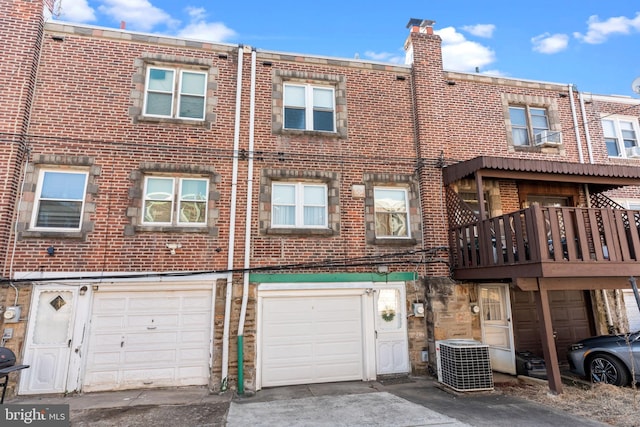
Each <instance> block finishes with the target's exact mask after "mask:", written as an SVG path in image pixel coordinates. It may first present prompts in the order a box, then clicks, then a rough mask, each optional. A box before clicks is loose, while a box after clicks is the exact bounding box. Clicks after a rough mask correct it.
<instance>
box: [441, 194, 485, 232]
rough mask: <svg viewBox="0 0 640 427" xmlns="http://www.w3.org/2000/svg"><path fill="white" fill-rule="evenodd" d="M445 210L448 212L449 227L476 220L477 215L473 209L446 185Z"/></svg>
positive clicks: (471, 222)
mask: <svg viewBox="0 0 640 427" xmlns="http://www.w3.org/2000/svg"><path fill="white" fill-rule="evenodd" d="M447 211H448V213H449V228H455V227H459V226H461V225H466V224H473V223H476V222H478V216H477V215H476V214H475V212H474V211H473V209H471V207H470V206H469V205H468V204H467V203H465V201H464V200H462V198H461V197H460V196H459V195H458V193H456V192H455V190H454V189H453V188H451V186H447Z"/></svg>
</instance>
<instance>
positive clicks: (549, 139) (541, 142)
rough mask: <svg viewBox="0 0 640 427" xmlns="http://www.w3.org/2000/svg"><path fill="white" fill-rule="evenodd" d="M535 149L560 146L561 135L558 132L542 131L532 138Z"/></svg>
mask: <svg viewBox="0 0 640 427" xmlns="http://www.w3.org/2000/svg"><path fill="white" fill-rule="evenodd" d="M534 142H535V144H536V146H537V147H540V146H555V145H560V144H562V133H561V132H560V131H553V130H543V131H542V132H540V133H538V134H536V135H535V136H534Z"/></svg>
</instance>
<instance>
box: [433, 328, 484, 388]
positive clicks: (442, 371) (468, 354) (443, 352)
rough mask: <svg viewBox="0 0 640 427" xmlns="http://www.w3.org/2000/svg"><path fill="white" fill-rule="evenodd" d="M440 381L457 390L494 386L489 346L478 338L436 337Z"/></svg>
mask: <svg viewBox="0 0 640 427" xmlns="http://www.w3.org/2000/svg"><path fill="white" fill-rule="evenodd" d="M436 362H437V367H438V381H439V382H441V383H442V384H445V385H447V386H449V387H451V388H452V389H453V390H456V391H480V390H493V371H492V370H491V361H490V359H489V346H488V345H486V344H482V343H480V342H478V341H475V340H464V339H458V340H439V341H436Z"/></svg>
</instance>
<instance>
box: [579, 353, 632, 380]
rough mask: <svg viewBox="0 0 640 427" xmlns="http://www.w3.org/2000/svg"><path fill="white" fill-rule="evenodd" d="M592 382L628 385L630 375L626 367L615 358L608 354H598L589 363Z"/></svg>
mask: <svg viewBox="0 0 640 427" xmlns="http://www.w3.org/2000/svg"><path fill="white" fill-rule="evenodd" d="M589 372H590V374H591V381H592V382H594V383H605V384H613V385H617V386H621V385H627V384H628V383H629V375H628V374H627V369H626V368H625V367H624V365H623V364H622V363H621V362H620V361H619V360H618V359H616V358H615V357H612V356H609V355H608V354H598V355H596V356H594V357H593V358H591V360H590V362H589Z"/></svg>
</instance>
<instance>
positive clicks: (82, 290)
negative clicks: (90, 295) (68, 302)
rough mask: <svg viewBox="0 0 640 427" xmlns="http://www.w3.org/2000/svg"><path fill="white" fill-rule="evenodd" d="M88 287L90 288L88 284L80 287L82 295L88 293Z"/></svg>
mask: <svg viewBox="0 0 640 427" xmlns="http://www.w3.org/2000/svg"><path fill="white" fill-rule="evenodd" d="M87 289H88V288H87V286H86V285H85V286H83V287H81V288H80V295H81V296H82V295H84V294H86V293H87Z"/></svg>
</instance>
